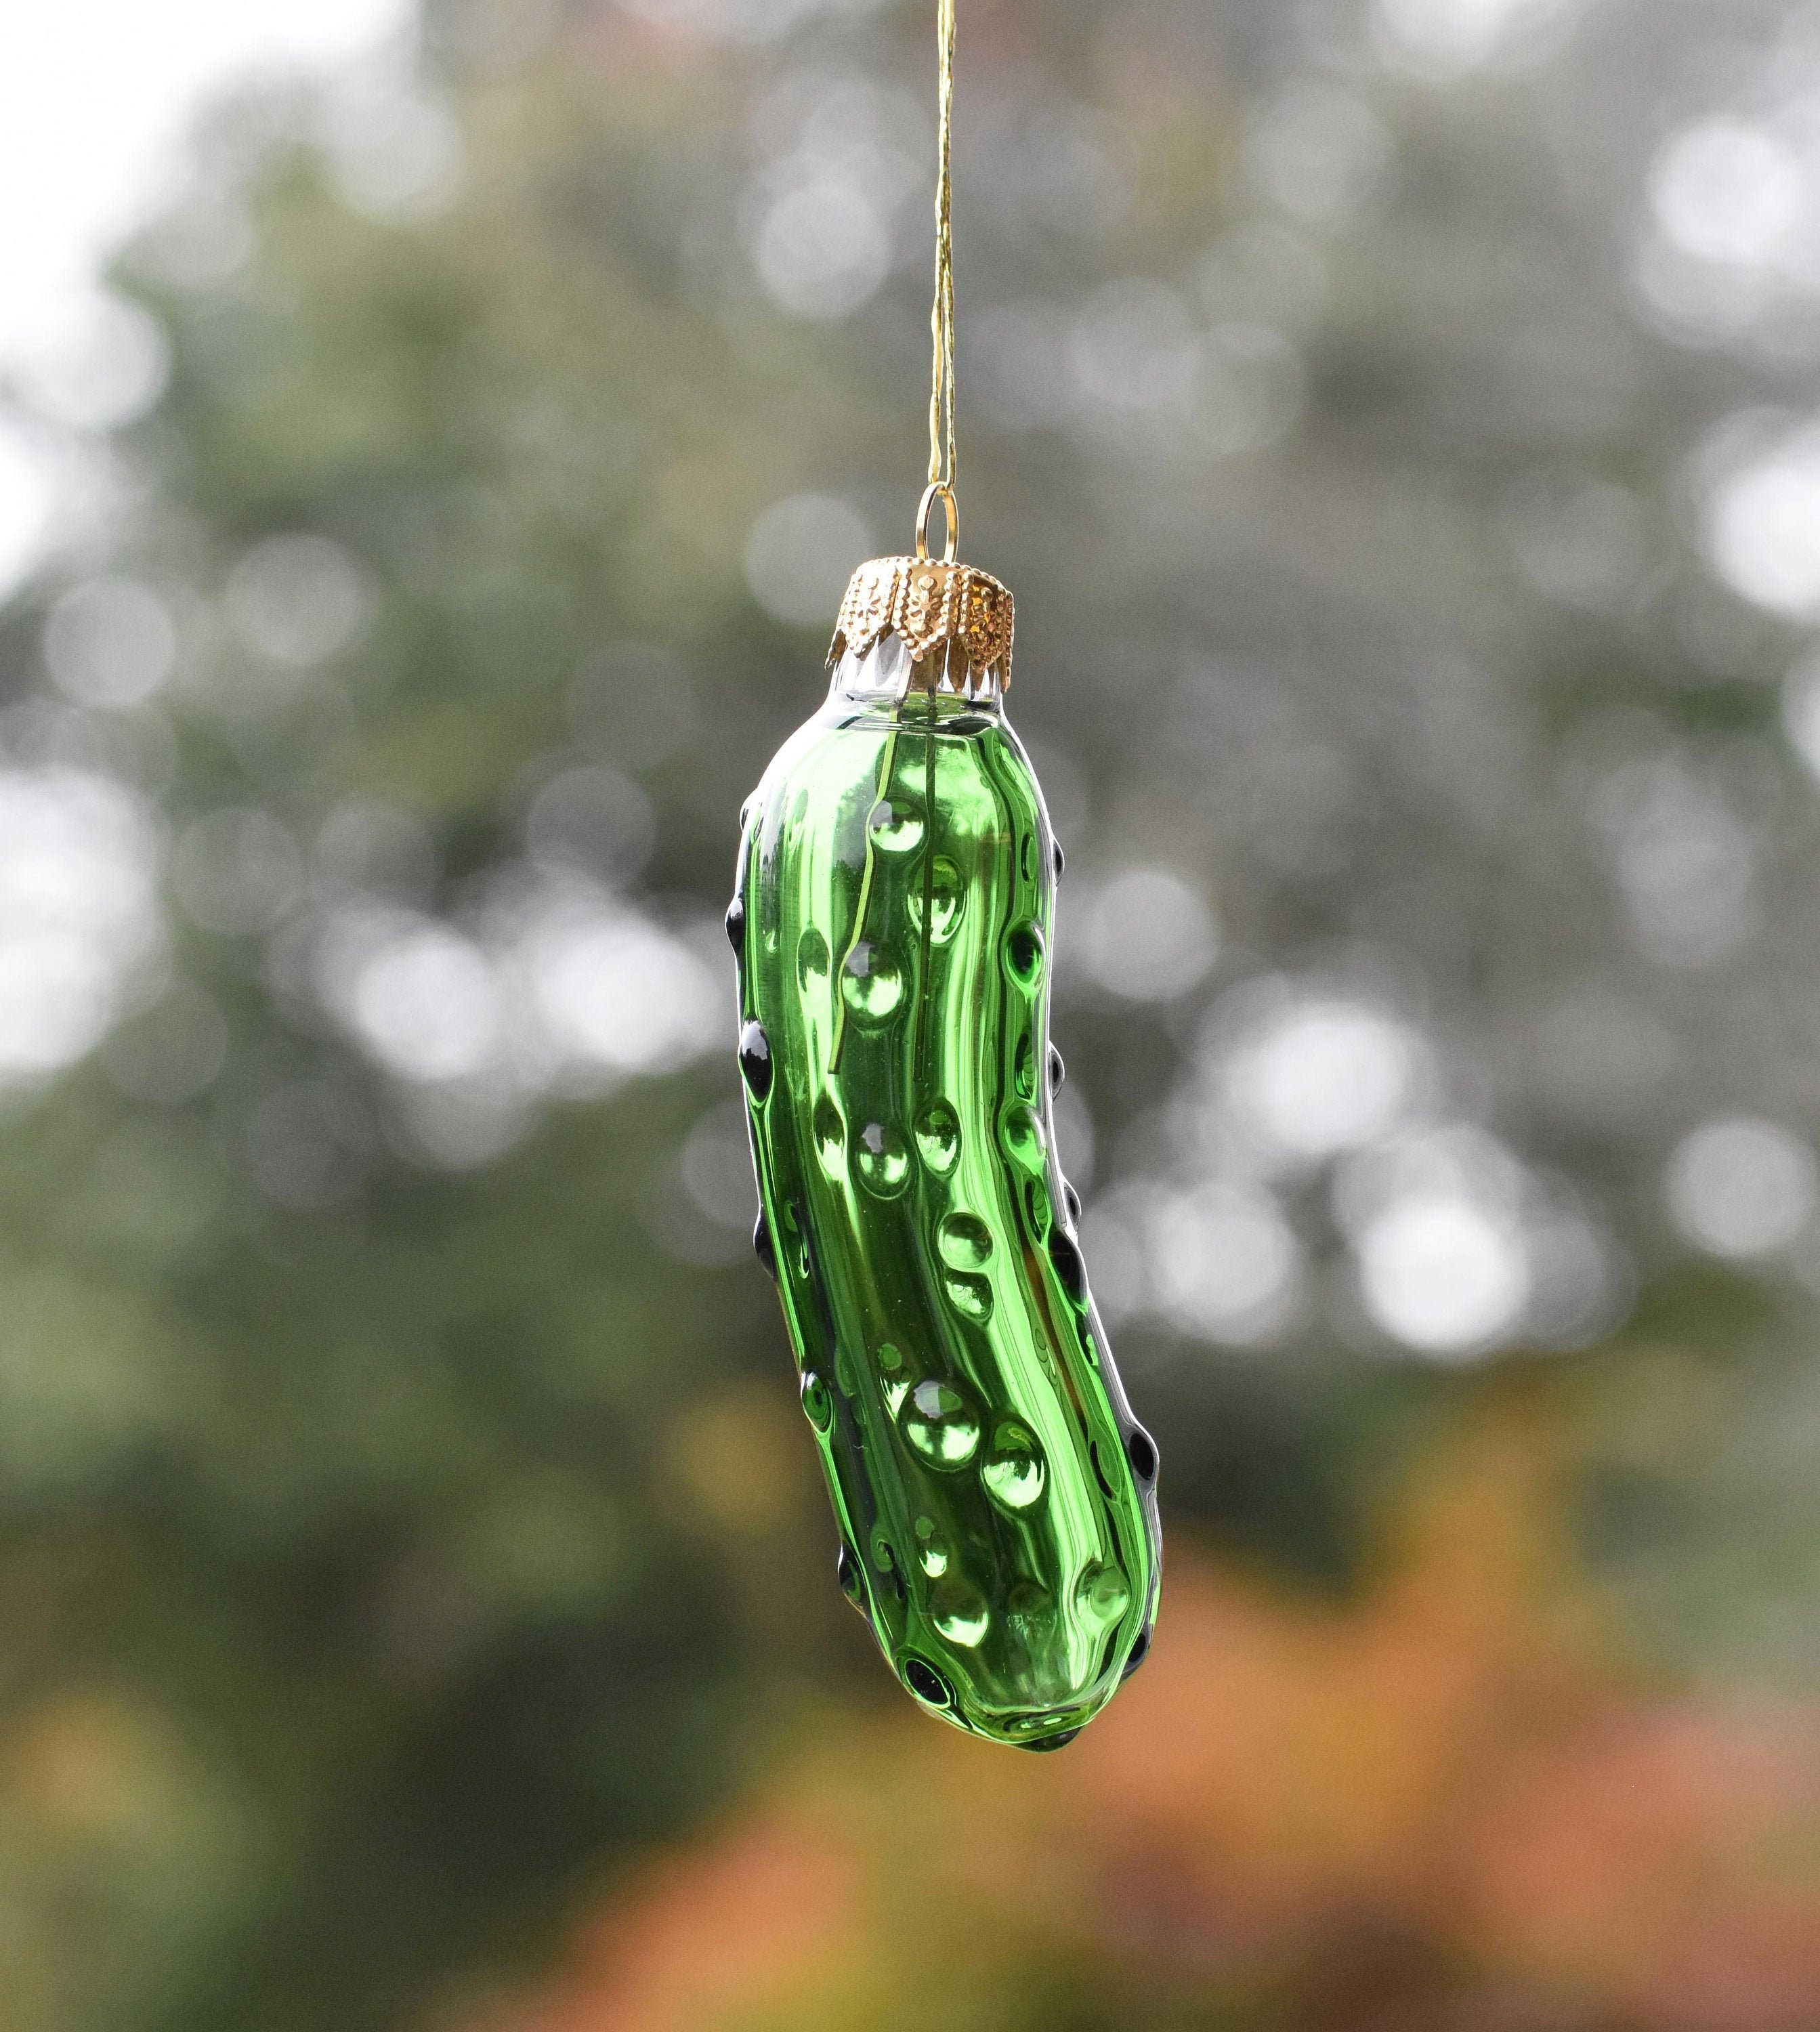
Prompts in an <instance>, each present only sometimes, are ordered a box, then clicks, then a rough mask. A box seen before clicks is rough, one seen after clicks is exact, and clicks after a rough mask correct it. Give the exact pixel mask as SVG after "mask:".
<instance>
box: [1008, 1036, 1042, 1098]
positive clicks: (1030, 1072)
mask: <svg viewBox="0 0 1820 2032" xmlns="http://www.w3.org/2000/svg"><path fill="white" fill-rule="evenodd" d="M1011 1085H1013V1086H1015V1088H1016V1089H1017V1090H1018V1093H1021V1094H1022V1096H1023V1097H1024V1098H1025V1100H1035V1099H1036V1097H1037V1051H1036V1047H1035V1045H1034V1044H1032V1043H1031V1041H1030V1035H1029V1033H1027V1032H1026V1033H1025V1035H1024V1036H1022V1037H1020V1038H1019V1039H1018V1048H1017V1050H1016V1051H1015V1052H1014V1053H1013V1054H1012V1058H1011Z"/></svg>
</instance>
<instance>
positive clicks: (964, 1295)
mask: <svg viewBox="0 0 1820 2032" xmlns="http://www.w3.org/2000/svg"><path fill="white" fill-rule="evenodd" d="M942 1290H943V1291H944V1292H945V1293H946V1294H947V1302H948V1303H949V1304H950V1305H952V1306H953V1307H954V1309H955V1311H956V1312H957V1313H963V1314H964V1315H965V1316H966V1317H967V1318H968V1319H970V1320H974V1321H976V1322H977V1324H979V1325H981V1326H984V1325H985V1323H986V1321H987V1320H989V1319H990V1318H991V1317H992V1279H991V1278H989V1277H982V1276H980V1275H979V1273H978V1272H977V1271H973V1270H944V1272H942Z"/></svg>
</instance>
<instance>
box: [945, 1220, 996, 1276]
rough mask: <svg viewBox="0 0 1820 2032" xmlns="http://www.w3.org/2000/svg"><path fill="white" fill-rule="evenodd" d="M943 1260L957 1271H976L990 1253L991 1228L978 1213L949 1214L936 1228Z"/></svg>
mask: <svg viewBox="0 0 1820 2032" xmlns="http://www.w3.org/2000/svg"><path fill="white" fill-rule="evenodd" d="M936 1248H937V1249H939V1250H940V1252H941V1259H942V1261H944V1263H946V1264H948V1265H950V1267H951V1268H954V1269H956V1270H977V1269H978V1268H979V1267H980V1265H981V1264H982V1263H984V1262H985V1261H986V1259H987V1258H988V1257H989V1256H990V1255H991V1254H992V1230H991V1229H990V1228H989V1227H987V1225H986V1224H985V1222H984V1221H983V1220H981V1219H980V1217H979V1216H978V1215H977V1214H973V1213H951V1214H950V1215H949V1216H948V1217H947V1220H944V1222H943V1223H942V1224H941V1226H940V1227H939V1228H938V1229H937V1230H936Z"/></svg>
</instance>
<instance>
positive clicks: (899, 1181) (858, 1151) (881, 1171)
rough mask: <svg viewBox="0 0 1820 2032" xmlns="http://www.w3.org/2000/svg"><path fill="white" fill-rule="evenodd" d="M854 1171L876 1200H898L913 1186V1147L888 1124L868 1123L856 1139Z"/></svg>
mask: <svg viewBox="0 0 1820 2032" xmlns="http://www.w3.org/2000/svg"><path fill="white" fill-rule="evenodd" d="M853 1167H854V1171H856V1172H858V1175H859V1182H860V1183H861V1185H862V1186H865V1189H866V1190H867V1191H868V1192H869V1193H871V1194H872V1195H873V1197H874V1198H876V1199H881V1200H895V1198H896V1197H897V1196H898V1194H899V1193H901V1192H902V1191H903V1189H904V1187H905V1186H906V1185H908V1184H909V1183H910V1146H909V1145H908V1144H907V1143H906V1142H905V1141H904V1139H903V1137H902V1136H901V1135H900V1134H899V1133H898V1131H897V1130H895V1129H894V1128H893V1127H892V1126H891V1124H890V1123H889V1122H868V1123H867V1124H866V1126H865V1128H863V1129H862V1130H860V1132H859V1134H858V1135H857V1136H855V1137H854V1147H853Z"/></svg>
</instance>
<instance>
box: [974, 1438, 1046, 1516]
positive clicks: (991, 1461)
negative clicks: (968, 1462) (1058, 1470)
mask: <svg viewBox="0 0 1820 2032" xmlns="http://www.w3.org/2000/svg"><path fill="white" fill-rule="evenodd" d="M980 1480H981V1482H982V1483H984V1484H985V1491H986V1493H987V1495H988V1496H990V1497H991V1498H992V1500H993V1501H994V1502H995V1503H997V1504H998V1506H999V1507H1000V1509H1002V1510H1009V1511H1013V1512H1014V1513H1021V1512H1022V1511H1026V1510H1029V1509H1030V1508H1032V1507H1033V1506H1034V1505H1035V1504H1037V1503H1040V1502H1041V1500H1042V1496H1043V1488H1044V1484H1045V1481H1047V1480H1048V1470H1047V1469H1046V1468H1045V1466H1044V1464H1043V1451H1042V1448H1041V1447H1040V1446H1039V1445H1038V1444H1037V1437H1036V1435H1035V1434H1034V1433H1033V1432H1032V1431H1031V1430H1030V1428H1029V1427H1028V1426H1027V1425H1023V1424H1022V1423H1020V1422H1019V1421H1018V1420H1017V1419H1015V1418H1006V1419H1004V1420H1003V1421H1001V1422H1000V1425H999V1426H998V1428H997V1429H996V1431H995V1432H993V1434H992V1446H991V1448H990V1450H989V1451H988V1453H987V1455H986V1458H985V1460H984V1461H983V1462H981V1466H980Z"/></svg>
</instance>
